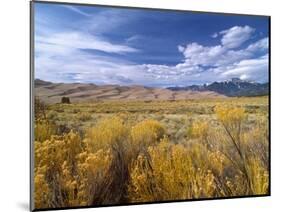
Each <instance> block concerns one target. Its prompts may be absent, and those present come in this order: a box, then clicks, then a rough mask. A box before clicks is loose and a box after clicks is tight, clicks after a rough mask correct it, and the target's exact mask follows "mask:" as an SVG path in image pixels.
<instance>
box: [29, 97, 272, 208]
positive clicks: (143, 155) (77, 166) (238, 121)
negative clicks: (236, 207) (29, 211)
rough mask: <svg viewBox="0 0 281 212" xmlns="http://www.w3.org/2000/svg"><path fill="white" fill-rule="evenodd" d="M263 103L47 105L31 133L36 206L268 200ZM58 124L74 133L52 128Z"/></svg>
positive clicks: (260, 100) (262, 100)
mask: <svg viewBox="0 0 281 212" xmlns="http://www.w3.org/2000/svg"><path fill="white" fill-rule="evenodd" d="M265 100H266V99H265V98H264V97H262V98H241V99H239V101H237V99H236V98H235V99H227V100H218V101H217V103H216V102H215V101H214V100H209V101H206V100H202V101H199V100H196V101H178V102H177V101H172V102H169V101H168V102H167V101H166V102H154V101H152V102H140V103H139V104H137V102H131V103H129V104H127V105H126V104H125V103H124V102H111V103H110V102H101V103H95V104H94V105H93V104H81V105H80V104H78V105H76V104H74V105H71V104H70V105H51V106H48V108H44V113H45V114H46V115H44V116H40V118H39V119H37V120H36V125H35V126H36V128H35V133H36V135H37V136H35V138H36V141H35V170H34V171H35V179H34V183H35V207H36V208H50V207H68V206H84V205H102V204H120V203H129V202H144V201H145V202H147V201H165V200H179V199H198V198H214V197H225V196H240V195H259V194H267V193H268V190H269V177H268V170H269V167H268V143H269V141H268V119H267V113H266V111H267V109H266V107H267V105H266V104H267V102H266V101H265ZM110 104H111V107H109V106H110ZM107 105H108V106H107ZM221 105H223V106H221ZM103 106H105V107H103ZM142 106H143V107H142ZM125 107H127V108H128V110H129V111H131V112H128V111H127V112H125ZM157 107H158V108H157ZM249 107H250V108H251V110H249ZM253 108H254V109H253ZM56 111H63V112H56ZM91 111H92V112H91ZM97 111H100V112H97ZM106 111H107V112H106ZM108 111H109V112H108ZM192 111H193V112H192ZM54 113H56V114H55V115H54ZM50 114H52V115H50ZM81 114H86V115H89V116H90V117H91V118H85V119H84V118H82V119H79V116H81ZM42 117H44V118H42ZM62 125H66V126H65V127H66V128H68V129H72V130H70V132H64V133H61V132H60V131H58V130H55V131H52V130H50V129H58V126H62Z"/></svg>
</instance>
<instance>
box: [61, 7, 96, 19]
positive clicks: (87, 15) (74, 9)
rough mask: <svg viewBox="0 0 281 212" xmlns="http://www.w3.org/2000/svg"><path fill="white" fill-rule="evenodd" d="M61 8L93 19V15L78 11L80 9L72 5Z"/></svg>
mask: <svg viewBox="0 0 281 212" xmlns="http://www.w3.org/2000/svg"><path fill="white" fill-rule="evenodd" d="M61 6H62V7H64V8H67V9H69V10H71V11H73V12H75V13H78V14H80V15H82V16H85V17H91V14H89V13H86V12H84V11H82V10H80V9H78V7H74V6H71V5H61Z"/></svg>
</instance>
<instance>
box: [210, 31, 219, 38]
mask: <svg viewBox="0 0 281 212" xmlns="http://www.w3.org/2000/svg"><path fill="white" fill-rule="evenodd" d="M218 36H219V34H218V33H216V32H215V33H214V34H212V35H211V37H212V38H217V37H218Z"/></svg>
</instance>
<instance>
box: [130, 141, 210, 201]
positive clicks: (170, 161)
mask: <svg viewBox="0 0 281 212" xmlns="http://www.w3.org/2000/svg"><path fill="white" fill-rule="evenodd" d="M191 151H192V150H189V149H188V148H187V147H184V146H183V145H181V144H177V145H175V144H172V143H170V142H169V141H168V139H167V138H164V139H163V140H162V141H161V142H160V143H159V144H158V145H157V146H151V147H149V149H148V154H149V155H148V156H146V155H139V157H138V158H137V160H136V161H135V163H134V165H133V167H132V171H131V184H130V187H129V194H130V197H131V198H132V200H131V201H132V202H143V201H163V200H174V199H191V198H203V197H213V196H214V192H215V182H214V176H213V174H212V172H211V170H208V169H204V168H199V167H197V166H196V165H195V164H194V161H193V160H194V159H193V158H192V157H191V155H192V153H191ZM196 154H197V153H196Z"/></svg>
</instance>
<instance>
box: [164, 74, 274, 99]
mask: <svg viewBox="0 0 281 212" xmlns="http://www.w3.org/2000/svg"><path fill="white" fill-rule="evenodd" d="M167 89H170V90H172V91H213V92H216V93H219V94H222V95H225V96H229V97H234V96H238V97H241V96H264V95H268V93H269V83H268V82H267V83H257V82H250V81H245V80H241V79H239V78H232V79H231V80H226V81H223V82H213V83H211V84H208V85H207V84H204V85H191V86H184V87H168V88H167Z"/></svg>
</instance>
